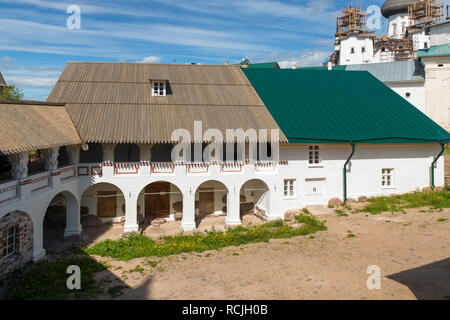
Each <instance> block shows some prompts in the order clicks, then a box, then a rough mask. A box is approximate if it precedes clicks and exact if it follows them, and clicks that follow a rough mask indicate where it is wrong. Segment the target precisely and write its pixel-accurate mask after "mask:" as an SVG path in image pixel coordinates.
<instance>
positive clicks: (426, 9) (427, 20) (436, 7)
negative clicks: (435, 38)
mask: <svg viewBox="0 0 450 320" xmlns="http://www.w3.org/2000/svg"><path fill="white" fill-rule="evenodd" d="M408 14H409V19H410V21H411V27H416V28H421V27H424V26H426V25H429V24H433V23H436V22H439V21H440V20H442V19H443V17H444V13H443V5H442V3H441V2H437V1H436V0H422V1H416V2H414V3H413V5H412V6H409V7H408Z"/></svg>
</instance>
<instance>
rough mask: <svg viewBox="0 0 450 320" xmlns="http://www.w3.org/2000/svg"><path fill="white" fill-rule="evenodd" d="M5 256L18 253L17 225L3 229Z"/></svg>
mask: <svg viewBox="0 0 450 320" xmlns="http://www.w3.org/2000/svg"><path fill="white" fill-rule="evenodd" d="M2 242H3V255H2V257H3V258H6V257H9V256H11V255H13V254H14V253H16V226H14V227H11V228H8V229H5V230H3V231H2Z"/></svg>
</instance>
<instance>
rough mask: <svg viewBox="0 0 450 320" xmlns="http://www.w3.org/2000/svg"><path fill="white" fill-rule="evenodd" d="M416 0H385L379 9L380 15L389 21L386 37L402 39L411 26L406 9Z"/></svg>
mask: <svg viewBox="0 0 450 320" xmlns="http://www.w3.org/2000/svg"><path fill="white" fill-rule="evenodd" d="M414 2H416V0H387V1H386V2H385V3H384V4H383V7H382V8H381V13H382V14H383V16H384V17H385V18H386V19H389V27H388V37H389V38H393V39H402V38H404V36H405V35H406V31H407V30H408V27H409V26H410V25H411V22H410V19H409V14H408V8H409V7H410V6H412V5H414Z"/></svg>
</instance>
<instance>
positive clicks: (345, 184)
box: [344, 142, 355, 202]
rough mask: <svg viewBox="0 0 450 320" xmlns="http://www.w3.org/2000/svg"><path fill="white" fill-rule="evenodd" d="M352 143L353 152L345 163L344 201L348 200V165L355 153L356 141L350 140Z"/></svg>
mask: <svg viewBox="0 0 450 320" xmlns="http://www.w3.org/2000/svg"><path fill="white" fill-rule="evenodd" d="M350 145H351V146H352V153H351V154H350V156H349V157H348V159H347V161H346V162H345V165H344V202H347V165H348V163H349V162H350V160H351V159H352V157H353V155H354V154H355V143H354V142H350Z"/></svg>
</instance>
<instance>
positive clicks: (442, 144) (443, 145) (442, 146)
mask: <svg viewBox="0 0 450 320" xmlns="http://www.w3.org/2000/svg"><path fill="white" fill-rule="evenodd" d="M440 144H441V152H439V154H438V155H437V157H436V158H435V159H434V160H433V163H432V164H431V188H433V189H434V188H436V186H435V184H434V167H435V166H436V162H437V161H438V160H439V158H440V157H441V156H442V155H443V154H444V152H445V143H442V142H440Z"/></svg>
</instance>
